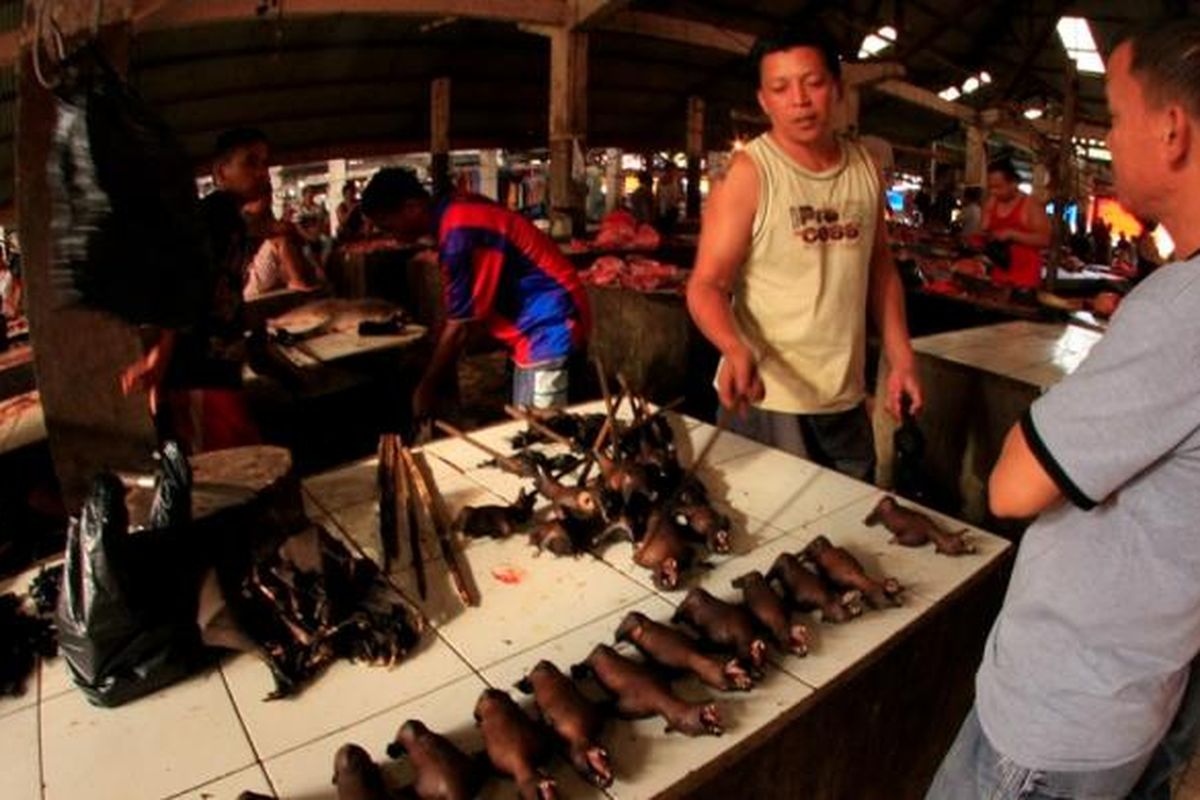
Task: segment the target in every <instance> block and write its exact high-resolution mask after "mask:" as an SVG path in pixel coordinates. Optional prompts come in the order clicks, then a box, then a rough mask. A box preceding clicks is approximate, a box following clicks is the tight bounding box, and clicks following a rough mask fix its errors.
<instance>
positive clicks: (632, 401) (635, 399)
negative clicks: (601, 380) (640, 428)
mask: <svg viewBox="0 0 1200 800" xmlns="http://www.w3.org/2000/svg"><path fill="white" fill-rule="evenodd" d="M617 383H618V384H620V386H621V391H622V392H624V393H625V396H626V397H628V398H629V407H630V408H632V409H633V424H634V425H635V426H637V425H640V424H641V422H642V420H643V419H645V417H646V402H645V399H644V398H642V397H640V396H639V395H637V394H635V393H634V391H633V390H632V389H630V388H629V381H627V380H626V379H625V373H623V372H618V373H617Z"/></svg>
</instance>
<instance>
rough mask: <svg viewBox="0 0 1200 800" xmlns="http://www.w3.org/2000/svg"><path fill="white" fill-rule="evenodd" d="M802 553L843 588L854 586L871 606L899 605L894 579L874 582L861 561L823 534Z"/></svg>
mask: <svg viewBox="0 0 1200 800" xmlns="http://www.w3.org/2000/svg"><path fill="white" fill-rule="evenodd" d="M804 553H805V555H806V556H808V558H810V559H811V560H812V562H813V563H814V564H816V565H817V566H818V567H819V568H820V570H821V572H823V573H824V574H825V577H827V578H828V579H829V580H830V581H831V582H833V583H834V584H836V585H838V586H841V587H842V588H845V589H857V590H858V591H860V592H862V593H863V596H865V597H866V598H867V602H868V603H870V604H871V606H872V607H873V608H886V607H887V606H898V605H900V592H901V591H903V588H902V587H901V586H900V583H899V582H898V581H897V580H896V579H895V578H884V579H883V580H882V581H877V580H875V579H874V578H871V577H869V576H868V575H867V573H866V571H865V570H863V567H862V564H860V563H858V560H857V559H856V558H854V556H852V555H850V552H849V551H848V550H846V549H845V548H843V547H838V546H836V545H835V544H833V542H831V541H829V539H827V538H825V537H824V536H818V537H817V538H815V539H813V540H812V541H811V542H810V543H809V545H808V547H806V548H805V550H804Z"/></svg>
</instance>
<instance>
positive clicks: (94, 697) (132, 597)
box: [57, 474, 203, 706]
mask: <svg viewBox="0 0 1200 800" xmlns="http://www.w3.org/2000/svg"><path fill="white" fill-rule="evenodd" d="M128 528H129V516H128V512H127V510H126V507H125V489H124V487H123V486H122V484H121V482H120V480H118V479H117V478H116V477H115V476H114V475H110V474H102V475H100V476H99V477H98V478H97V479H96V481H95V483H94V484H93V486H92V491H91V493H90V495H89V496H88V499H87V501H86V502H85V503H84V506H83V510H82V511H81V512H80V515H79V517H78V518H77V519H73V520H72V522H71V526H70V528H69V529H68V531H67V551H66V562H65V565H64V571H63V583H62V590H61V592H60V594H59V600H58V613H57V624H58V633H59V648H60V651H61V653H62V656H63V657H64V659H65V660H66V662H67V666H68V668H69V670H70V673H71V676H72V678H73V679H74V681H75V683H76V684H77V685H78V686H79V688H80V689H81V690H82V691H83V693H84V694H85V695H86V696H87V698H88V699H89V700H90V701H91V702H92V703H94V704H96V705H101V706H117V705H121V704H122V703H126V702H128V701H130V700H133V699H136V698H138V697H141V696H143V695H145V694H149V693H151V692H153V691H156V690H157V689H160V688H162V687H163V686H166V685H168V684H170V683H173V682H175V681H177V680H179V679H181V678H184V677H186V676H188V675H189V674H191V673H193V672H194V671H195V670H196V669H197V668H198V667H199V666H201V665H202V663H203V654H202V648H201V645H200V642H199V633H198V629H197V627H196V625H195V623H194V620H195V613H194V604H195V601H196V588H195V586H194V585H192V586H189V584H191V583H192V581H191V580H189V578H188V577H187V575H186V573H187V570H188V566H187V565H188V557H187V554H186V553H185V552H184V548H182V547H180V546H178V542H179V532H177V531H144V532H140V533H134V534H130V533H129V532H128ZM189 595H190V598H189ZM189 606H190V608H191V610H190V611H189Z"/></svg>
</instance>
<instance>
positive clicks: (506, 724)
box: [475, 689, 558, 800]
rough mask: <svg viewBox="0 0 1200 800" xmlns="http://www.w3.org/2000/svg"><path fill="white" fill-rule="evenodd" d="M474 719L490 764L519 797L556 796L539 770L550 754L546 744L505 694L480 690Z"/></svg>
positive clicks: (542, 799) (550, 799)
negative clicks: (509, 781)
mask: <svg viewBox="0 0 1200 800" xmlns="http://www.w3.org/2000/svg"><path fill="white" fill-rule="evenodd" d="M475 722H476V724H478V725H479V730H480V731H481V732H482V733H483V744H484V747H485V748H486V750H487V755H488V759H490V760H491V762H492V766H494V767H495V768H496V770H497V771H499V772H501V773H503V774H505V775H509V776H511V777H512V779H513V780H514V781H516V783H517V791H518V792H520V795H521V798H522V800H555V799H556V798H557V797H558V789H557V787H556V785H555V783H554V779H553V778H551V777H550V776H549V775H548V774H546V773H545V772H543V771H542V770H541V769H540V767H541V765H542V764H544V763H545V762H546V760H547V759H548V758H549V757H550V747H549V743H548V742H547V741H546V737H545V736H544V735H543V734H542V731H541V729H539V728H538V727H537V726H536V725H534V724H533V720H531V719H530V718H529V717H528V716H526V715H525V712H524V711H522V710H521V709H520V707H519V706H517V704H516V703H515V702H514V701H513V699H512V698H511V697H509V695H508V693H506V692H502V691H500V690H499V689H486V690H484V692H483V694H482V695H480V696H479V702H477V703H476V704H475Z"/></svg>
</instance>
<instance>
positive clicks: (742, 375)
mask: <svg viewBox="0 0 1200 800" xmlns="http://www.w3.org/2000/svg"><path fill="white" fill-rule="evenodd" d="M766 393H767V392H766V387H764V386H763V382H762V377H761V376H759V374H758V365H757V364H755V362H754V354H753V353H751V352H750V348H748V347H746V346H744V345H743V346H742V347H740V348H737V349H735V350H732V351H731V352H729V353H727V354H726V355H725V358H724V360H722V362H721V367H720V369H718V370H717V396H718V397H719V398H720V400H721V405H722V406H724V407H725V408H727V409H729V410H730V411H735V412H737V413H738V414H741V415H743V416H744V415H745V413H746V411H747V409H748V408H749V406H752V405H756V404H758V403H760V402H762V399H763V397H765V396H766Z"/></svg>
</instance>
